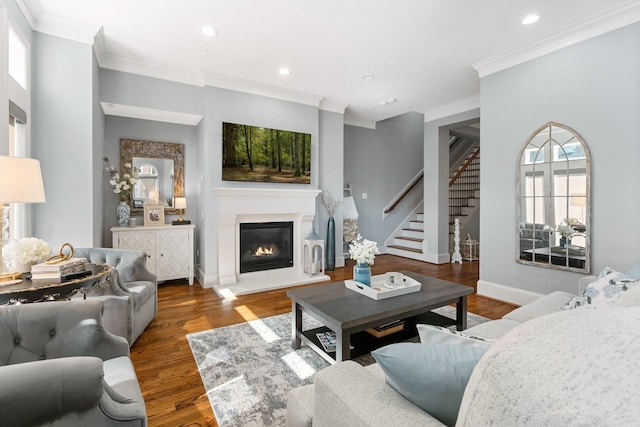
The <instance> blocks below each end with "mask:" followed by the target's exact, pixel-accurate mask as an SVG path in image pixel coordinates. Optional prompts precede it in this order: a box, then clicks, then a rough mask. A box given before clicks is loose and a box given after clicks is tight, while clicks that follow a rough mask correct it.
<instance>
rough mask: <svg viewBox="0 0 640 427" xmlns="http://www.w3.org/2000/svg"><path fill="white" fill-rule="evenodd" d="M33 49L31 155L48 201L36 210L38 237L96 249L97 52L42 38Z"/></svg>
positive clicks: (38, 35)
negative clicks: (36, 162)
mask: <svg viewBox="0 0 640 427" xmlns="http://www.w3.org/2000/svg"><path fill="white" fill-rule="evenodd" d="M31 49H32V67H31V69H32V121H31V129H32V134H31V141H32V154H33V157H35V158H37V159H39V160H40V162H41V167H42V175H43V176H42V177H43V180H44V187H45V193H46V197H47V202H46V203H44V204H37V205H34V227H33V234H34V235H35V236H38V237H39V238H42V239H44V240H46V241H47V242H49V244H51V246H52V247H53V248H57V247H58V246H59V245H60V244H62V243H64V242H70V243H71V244H73V245H74V246H93V245H94V244H95V243H96V242H94V238H95V236H96V234H95V233H94V227H95V224H96V222H95V219H96V218H97V217H99V213H97V212H95V207H96V205H95V204H94V182H93V179H94V168H95V167H96V165H95V157H94V152H93V151H94V145H93V139H94V133H93V125H94V120H93V112H94V98H93V95H92V94H93V85H94V79H95V76H94V72H93V71H94V70H93V65H94V62H93V49H92V47H91V46H89V45H86V44H83V43H78V42H73V41H69V40H66V39H62V38H59V37H54V36H49V35H46V34H42V33H38V32H35V33H33V41H32V45H31ZM62 58H64V59H62ZM98 224H99V222H98Z"/></svg>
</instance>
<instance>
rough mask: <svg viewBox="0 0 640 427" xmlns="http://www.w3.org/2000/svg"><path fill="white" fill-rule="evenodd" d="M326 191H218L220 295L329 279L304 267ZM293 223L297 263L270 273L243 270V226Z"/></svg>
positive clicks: (218, 289)
mask: <svg viewBox="0 0 640 427" xmlns="http://www.w3.org/2000/svg"><path fill="white" fill-rule="evenodd" d="M319 193H320V190H313V189H306V190H299V189H293V188H282V189H279V188H237V187H216V188H214V189H213V194H214V196H215V204H216V206H217V212H216V216H215V221H214V224H215V229H216V233H217V254H216V256H217V259H218V271H217V275H218V277H217V280H216V281H215V282H214V283H213V289H214V290H215V291H216V292H217V293H218V294H219V295H220V296H223V297H224V296H226V295H228V293H232V294H234V295H243V294H249V293H255V292H262V291H265V290H269V289H278V288H285V287H289V286H296V285H302V284H306V283H314V282H320V281H325V280H329V279H330V277H329V276H327V275H324V274H319V275H315V276H313V277H309V275H307V274H304V271H303V270H304V268H303V259H304V258H303V239H304V238H305V237H306V236H308V235H309V233H310V232H311V230H312V228H313V219H314V217H315V213H316V197H317V196H318V194H319ZM266 222H291V223H293V240H292V248H293V250H292V255H293V265H292V266H290V267H286V268H278V269H272V270H264V271H252V272H241V271H240V249H239V246H240V224H248V223H266Z"/></svg>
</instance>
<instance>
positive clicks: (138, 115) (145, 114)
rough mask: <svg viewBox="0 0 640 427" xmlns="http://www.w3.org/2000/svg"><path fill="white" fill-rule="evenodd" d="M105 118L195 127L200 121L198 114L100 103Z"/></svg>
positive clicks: (200, 117)
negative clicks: (115, 117)
mask: <svg viewBox="0 0 640 427" xmlns="http://www.w3.org/2000/svg"><path fill="white" fill-rule="evenodd" d="M100 105H101V106H102V111H103V112H104V114H105V115H107V116H118V117H128V118H131V119H142V120H153V121H156V122H165V123H176V124H179V125H188V126H196V125H197V124H198V123H200V120H202V116H201V115H199V114H187V113H178V112H176V111H166V110H157V109H155V108H144V107H135V106H133V105H124V104H114V103H112V102H100Z"/></svg>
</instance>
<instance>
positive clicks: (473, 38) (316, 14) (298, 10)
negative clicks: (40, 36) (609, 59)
mask: <svg viewBox="0 0 640 427" xmlns="http://www.w3.org/2000/svg"><path fill="white" fill-rule="evenodd" d="M18 4H19V5H20V7H21V9H22V10H23V12H25V15H26V16H27V19H29V21H30V22H31V25H32V27H33V28H34V29H35V30H37V31H42V32H45V33H49V34H55V35H59V36H62V37H66V38H71V39H75V40H80V41H83V42H87V43H92V42H93V36H94V35H95V34H96V33H97V35H98V37H97V38H96V42H95V50H96V55H97V57H98V61H99V63H100V65H101V66H102V67H103V68H110V69H116V70H122V71H127V72H134V73H138V74H143V75H148V76H154V77H161V78H167V79H171V80H175V81H180V82H184V83H191V84H198V85H204V84H210V85H214V86H220V87H228V88H232V89H239V90H246V91H249V92H253V93H259V94H264V95H268V96H275V97H278V98H282V99H289V100H295V101H297V102H304V103H308V104H312V105H319V106H320V107H321V108H323V109H327V110H331V111H339V112H342V111H344V108H345V107H346V112H345V117H346V121H347V122H349V121H351V122H353V123H357V122H359V123H361V124H362V125H366V124H367V123H375V122H376V121H378V120H381V119H385V118H389V117H393V116H396V115H398V114H402V113H405V112H408V111H417V112H420V113H425V115H426V118H427V120H428V119H433V118H437V117H440V116H443V115H446V114H448V113H455V112H458V111H464V110H465V109H466V110H468V109H470V108H475V107H478V106H479V91H480V82H479V76H478V74H479V73H480V75H486V74H490V73H492V72H494V71H497V70H500V69H503V68H505V67H508V66H512V65H515V64H517V63H519V62H522V61H524V60H528V59H531V58H533V57H536V56H539V55H541V54H545V53H548V52H551V51H553V50H557V49H558V48H562V47H565V46H568V45H571V44H573V43H576V42H578V41H580V40H584V39H586V38H589V37H593V36H596V35H599V34H602V33H604V32H607V31H611V30H613V29H615V28H619V27H621V26H624V25H628V24H630V23H633V22H636V21H639V20H640V0H631V1H630V0H588V1H585V0H561V1H559V0H538V1H532V0H518V1H514V0H483V1H478V0H475V1H471V0H393V1H392V0H188V1H185V0H183V1H181V2H178V1H176V0H91V1H87V0H18ZM531 13H536V14H538V15H539V16H540V20H539V21H538V22H537V23H535V24H533V25H529V26H524V25H522V24H521V21H522V19H523V18H524V17H525V16H526V15H528V14H531ZM203 25H210V26H213V27H214V28H216V29H217V30H218V32H219V34H218V36H217V37H213V38H209V37H205V36H203V35H202V34H201V33H200V27H201V26H203ZM474 66H475V69H474ZM281 67H287V68H289V69H290V70H291V74H290V75H289V76H282V75H280V74H278V70H279V68H281ZM367 74H372V75H374V76H375V78H374V79H373V80H363V79H362V78H361V77H362V76H363V75H367ZM388 98H396V99H397V102H394V103H392V104H389V105H384V106H383V105H380V102H381V101H384V100H386V99H388Z"/></svg>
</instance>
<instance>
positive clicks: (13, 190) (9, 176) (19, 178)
mask: <svg viewBox="0 0 640 427" xmlns="http://www.w3.org/2000/svg"><path fill="white" fill-rule="evenodd" d="M45 201H46V200H45V196H44V185H43V184H42V172H41V171H40V161H38V160H35V159H29V158H26V157H11V156H0V211H2V208H3V206H2V205H3V204H4V203H44V202H45ZM2 264H3V258H2V232H1V231H0V285H1V284H3V283H2V282H8V281H11V283H19V282H20V280H19V278H20V277H21V275H22V273H20V272H5V271H2ZM16 280H18V282H16Z"/></svg>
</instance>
